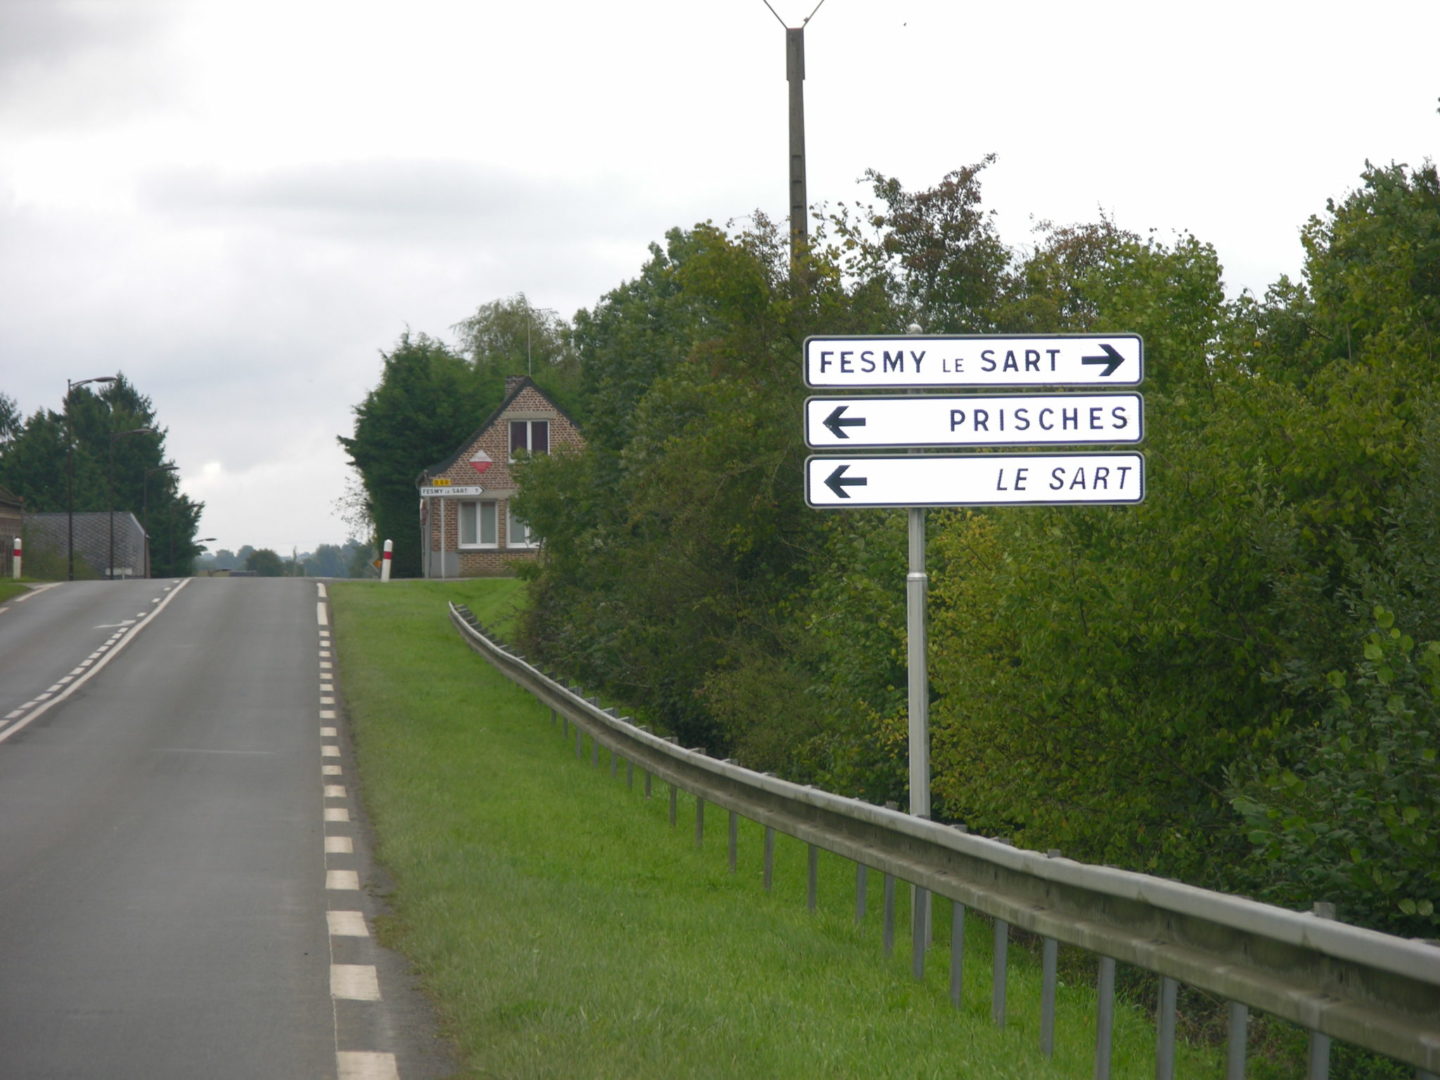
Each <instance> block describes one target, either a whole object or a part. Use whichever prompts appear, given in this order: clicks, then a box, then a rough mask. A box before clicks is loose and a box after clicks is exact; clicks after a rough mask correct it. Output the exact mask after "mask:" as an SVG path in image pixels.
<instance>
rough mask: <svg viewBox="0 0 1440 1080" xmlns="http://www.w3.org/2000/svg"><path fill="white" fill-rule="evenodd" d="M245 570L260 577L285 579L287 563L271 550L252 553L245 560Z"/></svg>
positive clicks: (263, 549)
mask: <svg viewBox="0 0 1440 1080" xmlns="http://www.w3.org/2000/svg"><path fill="white" fill-rule="evenodd" d="M245 569H246V570H250V571H252V572H254V573H255V574H256V575H257V576H259V577H285V561H284V560H283V559H281V558H280V556H279V554H277V553H276V552H274V551H272V550H270V548H260V549H259V550H258V551H252V552H251V553H250V555H249V556H248V557H247V558H246V560H245Z"/></svg>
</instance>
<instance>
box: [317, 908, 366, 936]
mask: <svg viewBox="0 0 1440 1080" xmlns="http://www.w3.org/2000/svg"><path fill="white" fill-rule="evenodd" d="M325 921H326V922H327V923H329V924H330V933H331V934H332V935H334V936H335V937H369V936H370V928H369V927H367V926H366V925H365V915H364V913H363V912H359V911H327V912H326V913H325Z"/></svg>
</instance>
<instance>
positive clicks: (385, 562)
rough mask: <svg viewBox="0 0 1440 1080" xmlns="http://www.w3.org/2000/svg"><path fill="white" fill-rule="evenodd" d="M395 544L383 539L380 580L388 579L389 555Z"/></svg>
mask: <svg viewBox="0 0 1440 1080" xmlns="http://www.w3.org/2000/svg"><path fill="white" fill-rule="evenodd" d="M394 549H395V544H394V541H392V540H386V541H385V552H384V554H383V555H381V556H380V580H381V581H389V580H390V555H391V552H392V551H394Z"/></svg>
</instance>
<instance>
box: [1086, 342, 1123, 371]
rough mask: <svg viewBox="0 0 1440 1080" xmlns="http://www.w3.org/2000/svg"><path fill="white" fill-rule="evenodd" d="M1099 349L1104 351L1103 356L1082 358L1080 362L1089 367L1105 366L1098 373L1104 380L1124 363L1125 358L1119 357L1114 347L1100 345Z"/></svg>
mask: <svg viewBox="0 0 1440 1080" xmlns="http://www.w3.org/2000/svg"><path fill="white" fill-rule="evenodd" d="M1100 348H1102V349H1104V350H1105V355H1104V356H1082V357H1081V358H1080V362H1081V363H1082V364H1087V365H1090V366H1094V365H1095V364H1105V365H1106V367H1105V370H1104V371H1102V372H1100V377H1101V378H1102V379H1105V378H1108V377H1110V376H1111V375H1114V374H1115V369H1116V368H1118V367H1119V366H1120V365H1121V364H1123V363H1124V362H1125V357H1123V356H1121V355H1120V353H1119V352H1118V351H1117V350H1116V348H1115V346H1114V345H1101V346H1100Z"/></svg>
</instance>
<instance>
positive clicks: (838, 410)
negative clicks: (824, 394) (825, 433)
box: [824, 405, 865, 439]
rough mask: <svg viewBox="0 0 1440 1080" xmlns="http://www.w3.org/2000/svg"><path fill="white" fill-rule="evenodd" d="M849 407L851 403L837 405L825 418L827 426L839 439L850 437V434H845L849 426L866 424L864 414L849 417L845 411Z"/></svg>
mask: <svg viewBox="0 0 1440 1080" xmlns="http://www.w3.org/2000/svg"><path fill="white" fill-rule="evenodd" d="M849 408H850V406H849V405H836V406H835V408H834V410H833V411H832V412H831V413H830V415H829V416H827V417H826V418H825V421H824V423H825V426H826V427H827V428H829V429H830V434H831V435H834V436H835V438H837V439H848V438H850V436H849V435H846V434H845V429H846V428H847V427H864V426H865V418H864V417H863V416H848V417H847V416H846V415H845V411H846V410H847V409H849Z"/></svg>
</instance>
